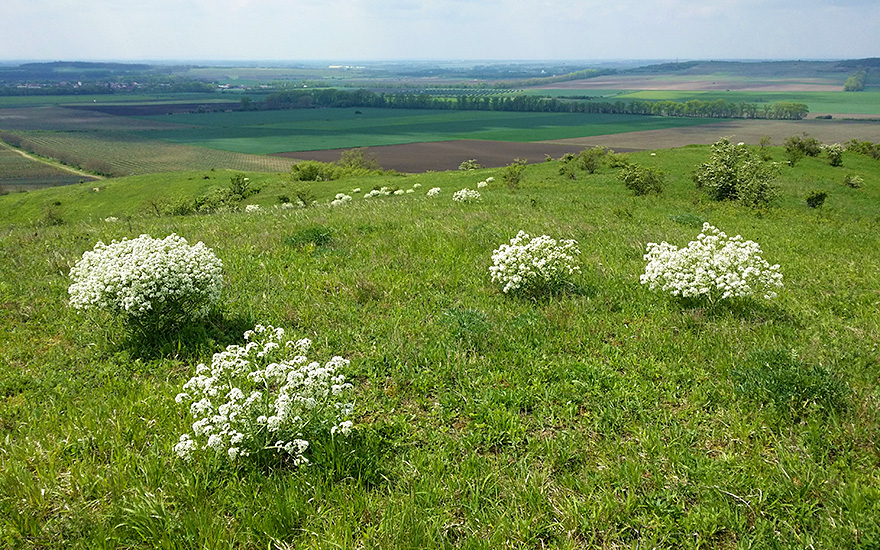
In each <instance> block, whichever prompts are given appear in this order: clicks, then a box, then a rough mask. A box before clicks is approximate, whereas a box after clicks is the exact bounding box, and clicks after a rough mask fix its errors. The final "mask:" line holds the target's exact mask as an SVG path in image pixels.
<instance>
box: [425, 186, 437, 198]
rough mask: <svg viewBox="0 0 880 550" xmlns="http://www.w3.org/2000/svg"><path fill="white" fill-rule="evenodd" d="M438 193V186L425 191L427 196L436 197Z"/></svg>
mask: <svg viewBox="0 0 880 550" xmlns="http://www.w3.org/2000/svg"><path fill="white" fill-rule="evenodd" d="M439 194H440V188H439V187H432V188H430V189H428V193H427V195H428V197H431V198H433V197H436V196H437V195H439Z"/></svg>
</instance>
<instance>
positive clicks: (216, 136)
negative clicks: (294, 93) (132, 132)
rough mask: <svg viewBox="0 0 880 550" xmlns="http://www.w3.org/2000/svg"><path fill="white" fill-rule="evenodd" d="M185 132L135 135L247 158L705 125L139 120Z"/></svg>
mask: <svg viewBox="0 0 880 550" xmlns="http://www.w3.org/2000/svg"><path fill="white" fill-rule="evenodd" d="M144 118H146V119H148V120H152V121H157V122H159V121H164V122H172V123H177V124H181V125H185V126H186V127H181V128H179V129H168V130H150V131H146V132H142V133H141V134H140V135H144V136H149V137H150V138H151V139H159V140H165V141H170V142H174V143H181V144H188V145H198V146H200V147H209V148H214V149H220V150H226V151H237V152H240V153H248V154H267V153H279V152H287V151H310V150H317V149H336V148H352V147H364V146H373V145H395V144H402V143H418V142H425V141H446V140H452V139H486V140H495V141H541V140H548V139H562V138H573V137H584V136H595V135H603V134H614V133H621V132H632V131H638V130H656V129H663V128H676V127H686V126H693V125H697V124H706V123H708V122H711V121H708V120H706V119H684V118H661V117H647V116H636V115H589V114H564V113H515V112H490V111H432V110H427V111H425V110H410V109H406V110H403V109H400V110H396V109H368V108H350V109H301V110H288V111H254V112H234V113H205V114H179V115H170V116H162V117H144Z"/></svg>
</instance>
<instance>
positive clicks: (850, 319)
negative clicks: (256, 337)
mask: <svg viewBox="0 0 880 550" xmlns="http://www.w3.org/2000/svg"><path fill="white" fill-rule="evenodd" d="M773 153H774V154H775V155H776V156H777V160H781V156H782V155H781V151H778V150H774V151H773ZM708 154H709V152H708V148H706V147H686V148H682V149H675V150H659V151H656V152H655V153H653V154H651V153H638V154H636V153H634V154H630V155H629V157H630V159H631V160H632V161H634V162H638V163H640V164H644V165H648V166H654V167H658V168H661V169H663V170H665V171H666V172H667V173H668V174H669V184H668V187H667V189H666V190H665V192H664V193H663V194H662V195H660V196H655V195H652V196H648V197H634V196H632V195H631V194H630V193H629V192H628V191H627V190H626V189H625V188H624V187H623V185H622V184H620V183H618V181H617V179H616V170H615V169H611V168H608V167H603V168H601V169H600V170H599V171H598V172H597V173H596V174H594V175H586V174H585V173H579V174H578V176H577V179H575V180H570V179H568V178H565V177H563V176H560V175H559V173H558V165H557V163H556V162H548V163H543V164H538V165H532V166H529V167H528V168H527V170H526V173H525V179H524V181H523V183H522V185H521V186H520V187H519V188H518V189H509V188H507V187H506V186H504V185H503V184H502V183H501V175H502V171H501V169H495V170H482V171H476V172H452V173H435V174H421V175H418V176H397V177H390V176H388V177H379V178H374V179H367V178H362V179H354V180H342V181H335V182H321V183H317V184H314V186H313V187H312V192H313V193H314V194H315V196H316V198H317V200H318V204H317V205H316V206H314V207H310V208H305V209H299V210H289V209H275V208H272V206H273V205H275V204H278V198H279V196H281V195H284V194H290V193H291V192H292V190H293V189H292V187H291V184H288V183H284V182H283V181H282V178H281V177H280V176H273V175H262V176H258V175H256V174H250V176H251V177H252V178H254V179H255V182H256V183H258V184H259V185H261V186H262V188H263V190H262V191H261V192H260V193H259V194H257V195H254V196H252V197H250V198H249V199H247V202H248V203H251V204H260V205H261V206H262V208H261V211H259V212H255V213H246V212H229V213H223V214H214V215H200V216H155V215H150V208H149V207H147V208H145V207H144V202H145V201H149V200H150V199H151V198H153V199H155V198H157V197H158V198H169V197H178V198H186V197H190V198H191V197H194V196H196V195H198V194H200V193H204V192H205V191H207V189H209V188H210V187H212V186H215V185H225V184H226V182H228V175H229V173H222V172H215V173H210V172H189V173H184V174H172V175H162V176H143V177H137V178H125V179H119V180H111V181H108V182H102V183H101V188H100V190H99V191H97V192H95V191H94V190H93V188H94V185H95V184H87V185H74V186H70V187H67V188H59V189H49V190H43V191H36V192H31V193H27V194H13V195H7V196H2V197H0V211H2V212H4V214H3V216H2V217H0V324H2V326H3V330H2V331H0V430H2V434H0V436H2V437H0V441H4V443H3V444H2V452H0V541H2V543H3V544H5V545H6V546H10V547H26V548H38V547H39V548H46V547H88V548H119V547H128V548H157V547H167V548H175V547H178V548H192V547H206V548H214V547H221V546H223V547H266V546H270V547H275V548H340V547H341V548H426V547H440V548H546V547H553V548H584V547H598V548H622V547H627V548H636V547H640V548H642V547H669V548H717V547H725V548H726V547H743V548H746V547H755V548H764V547H781V548H802V547H806V546H812V547H814V548H865V547H872V546H876V545H878V544H880V519H878V518H880V476H878V472H880V449H878V446H877V441H878V440H880V409H878V400H880V384H878V375H880V357H878V348H877V342H878V338H880V316H878V304H880V294H878V289H880V275H878V273H877V270H876V266H877V265H878V263H880V236H878V235H880V233H878V231H877V226H878V223H880V210H878V206H877V205H878V199H880V176H878V173H880V172H878V170H877V162H876V161H874V160H870V159H867V158H865V157H860V156H857V155H853V154H845V156H844V166H843V167H842V168H832V167H830V166H828V165H827V164H825V163H824V162H823V161H822V160H820V159H804V160H802V161H800V162H799V163H798V164H797V165H796V166H795V167H794V168H785V169H784V170H783V172H782V177H781V179H780V185H781V190H782V196H781V198H780V200H779V201H778V203H777V205H776V206H775V207H774V208H771V209H767V210H762V211H759V212H756V211H752V210H748V209H744V208H741V207H738V206H736V205H733V204H729V203H715V202H712V201H710V200H709V199H708V198H706V197H705V196H704V195H703V194H701V192H699V191H697V190H696V189H694V185H693V183H692V182H691V181H690V173H691V171H692V170H693V168H694V167H695V166H696V165H697V164H698V163H699V162H702V161H705V160H707V158H708ZM847 173H854V174H857V175H859V176H861V178H862V179H863V184H862V186H861V187H860V188H851V187H847V186H844V185H842V183H841V182H842V180H843V177H844V175H845V174H847ZM205 175H207V176H209V177H211V178H212V179H208V180H206V179H204V176H205ZM488 176H493V177H495V181H494V182H492V183H491V184H489V186H488V187H487V188H485V189H482V190H481V191H482V192H483V202H481V203H478V204H459V203H455V202H453V201H452V200H451V195H452V193H453V191H455V190H458V189H460V188H462V187H465V186H468V187H471V188H474V187H475V186H476V183H477V182H478V181H480V180H483V179H485V178H486V177H488ZM258 177H259V178H264V179H259V180H258ZM417 183H418V184H420V185H421V187H418V188H414V184H417ZM374 186H390V187H399V188H401V189H404V190H407V189H415V191H414V192H413V193H411V194H406V193H405V194H404V195H402V196H390V197H384V198H372V199H364V198H363V194H364V193H365V192H366V191H368V190H369V189H371V188H372V187H374ZM356 187H357V188H361V189H362V193H360V194H357V193H352V190H353V189H354V188H356ZM431 187H440V188H441V189H442V192H441V194H440V195H439V196H438V197H435V198H433V199H429V198H427V197H426V196H425V192H426V191H427V189H429V188H431ZM814 189H816V190H824V191H826V192H827V193H828V198H827V200H826V203H825V205H824V206H822V207H821V208H818V209H813V208H809V207H807V205H806V204H805V202H804V196H805V195H806V194H807V193H808V192H809V191H811V190H814ZM338 192H346V193H349V194H351V195H352V196H353V197H354V198H353V200H352V202H351V203H350V204H348V205H345V206H341V207H336V208H330V207H328V206H327V202H328V201H329V200H330V199H331V198H332V197H333V196H334V195H335V194H336V193H338ZM56 203H59V204H56ZM47 208H54V211H53V212H52V213H51V215H47V210H46V209H47ZM13 216H14V217H13ZM109 216H114V217H117V218H119V221H116V222H112V221H104V218H107V217H109ZM702 221H709V222H711V223H712V224H713V225H715V226H717V227H719V228H721V229H722V230H725V231H727V232H728V233H730V234H742V235H743V237H745V238H746V239H751V240H755V241H757V242H758V243H760V244H761V246H762V248H763V250H764V256H765V258H767V259H768V260H769V261H770V262H771V263H779V264H780V265H781V270H782V272H783V273H784V277H785V286H786V288H785V290H784V291H782V292H780V296H779V298H778V299H777V300H775V301H773V302H772V303H763V302H758V301H752V300H743V301H738V302H735V303H733V304H729V305H725V304H722V305H715V306H712V305H710V304H707V303H699V302H695V303H683V302H680V301H676V300H673V299H670V298H668V297H665V296H663V295H660V294H657V293H654V292H650V291H648V290H647V289H646V288H645V287H643V286H641V285H640V284H639V275H640V274H641V273H642V272H643V271H644V267H645V264H644V261H643V259H642V255H643V254H644V252H645V247H646V245H647V243H649V242H660V241H664V240H665V241H668V242H671V243H674V244H677V245H680V246H683V245H685V244H687V242H688V241H690V240H693V239H694V238H696V235H697V234H698V233H699V226H700V224H701V222H702ZM519 230H525V231H527V232H529V233H531V234H535V235H539V234H542V233H546V234H549V235H551V236H553V237H556V238H566V239H569V238H571V239H576V240H577V241H578V242H579V243H580V249H581V255H580V260H581V263H582V272H581V273H580V274H579V275H576V276H575V277H574V279H573V280H572V285H571V286H569V287H568V288H567V289H566V290H565V291H563V292H560V293H557V294H553V295H544V296H539V297H537V298H534V299H530V298H522V297H515V296H510V295H506V294H504V293H502V292H501V290H500V289H499V288H498V286H496V285H495V284H493V283H492V282H491V280H490V276H489V274H488V266H489V265H491V255H492V252H493V250H494V249H496V248H497V247H498V246H499V245H500V244H502V243H506V242H508V240H509V239H510V238H511V237H512V236H513V235H515V234H516V232H517V231H519ZM172 232H175V233H177V234H179V235H182V236H184V237H185V238H186V239H188V240H189V241H190V242H191V243H195V242H197V241H203V242H204V243H205V244H207V245H208V246H209V247H211V248H212V249H213V250H214V252H215V253H216V254H217V256H218V257H219V258H220V259H221V260H222V261H223V264H224V278H225V290H224V296H223V299H222V305H221V306H220V307H219V309H218V310H217V311H216V312H214V313H213V314H212V315H211V316H210V318H209V320H208V322H207V323H206V324H205V325H204V326H195V327H190V329H189V330H187V331H185V333H184V334H178V335H173V334H169V335H157V336H156V337H155V338H154V339H152V340H150V341H149V342H144V341H137V340H132V339H129V338H127V337H126V336H125V335H124V334H123V333H122V332H121V327H120V325H118V324H116V323H115V322H114V320H113V319H110V318H108V317H106V316H105V315H102V314H89V315H84V314H78V313H76V312H75V311H73V310H72V309H71V308H70V307H68V305H67V300H68V296H67V288H68V285H69V284H70V280H69V278H68V272H69V270H70V267H71V266H72V265H73V264H74V263H75V262H76V261H77V260H78V259H79V258H80V257H81V256H82V254H83V252H84V251H86V250H90V249H92V247H93V246H94V244H95V242H97V241H98V240H102V241H104V242H109V241H111V240H113V239H121V238H123V237H134V236H137V235H140V234H142V233H149V234H151V235H153V236H154V237H160V236H165V235H167V234H169V233H172ZM319 235H320V236H321V238H317V236H319ZM255 323H265V324H272V325H275V326H280V327H284V328H286V329H287V330H288V332H289V334H290V335H291V336H293V337H297V338H298V337H300V336H308V337H309V338H311V339H312V340H313V341H314V349H315V350H316V354H318V355H321V356H322V357H326V358H329V357H330V356H331V355H342V356H344V357H346V358H348V359H350V360H351V364H350V366H349V368H348V371H347V372H346V375H347V377H348V378H349V380H351V381H352V382H353V383H354V384H355V394H356V405H355V415H354V420H355V430H354V435H353V436H352V437H351V438H350V439H349V440H347V442H345V443H337V444H333V443H332V442H323V443H322V444H318V445H316V446H315V453H314V454H313V455H312V456H311V459H312V464H311V465H309V466H308V467H304V468H299V469H293V468H287V469H273V468H260V467H257V466H252V465H249V464H248V463H246V462H245V463H242V464H240V465H238V466H230V465H227V464H224V463H222V462H203V461H197V462H193V463H186V462H183V461H181V460H178V459H176V458H174V455H173V452H172V447H173V446H174V444H175V443H176V442H177V440H178V437H179V435H180V434H182V433H184V432H186V431H188V430H189V428H190V423H191V420H190V419H189V417H188V415H187V411H186V410H184V409H182V408H181V407H180V406H179V405H178V404H176V403H175V401H174V396H175V395H176V394H177V393H178V392H180V389H181V386H182V384H183V383H184V382H186V381H187V380H188V379H189V378H190V376H192V375H193V373H194V367H195V365H196V364H197V363H199V362H205V361H210V359H211V355H212V354H213V353H214V352H217V351H219V350H221V349H222V348H223V347H224V346H226V345H228V344H233V343H242V338H241V334H242V333H243V332H244V331H245V330H248V329H249V328H252V327H253V326H254V324H255ZM334 445H336V446H334ZM321 450H323V451H324V452H323V453H322V452H319V451H321Z"/></svg>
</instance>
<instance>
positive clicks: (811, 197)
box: [806, 189, 828, 208]
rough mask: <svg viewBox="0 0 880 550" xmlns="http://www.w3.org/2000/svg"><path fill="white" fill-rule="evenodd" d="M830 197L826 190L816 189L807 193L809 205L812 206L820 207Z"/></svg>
mask: <svg viewBox="0 0 880 550" xmlns="http://www.w3.org/2000/svg"><path fill="white" fill-rule="evenodd" d="M826 198H828V193H826V192H825V191H819V190H817V189H814V190H813V191H810V192H809V193H807V198H806V200H807V206H809V207H810V208H819V207H820V206H822V205H823V204H825V199H826Z"/></svg>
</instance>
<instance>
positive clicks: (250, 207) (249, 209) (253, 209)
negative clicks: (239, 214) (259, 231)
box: [244, 204, 262, 214]
mask: <svg viewBox="0 0 880 550" xmlns="http://www.w3.org/2000/svg"><path fill="white" fill-rule="evenodd" d="M244 211H245V212H247V213H249V214H253V213H255V212H261V211H262V208H260V205H259V204H248V205H247V206H245V207H244Z"/></svg>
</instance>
